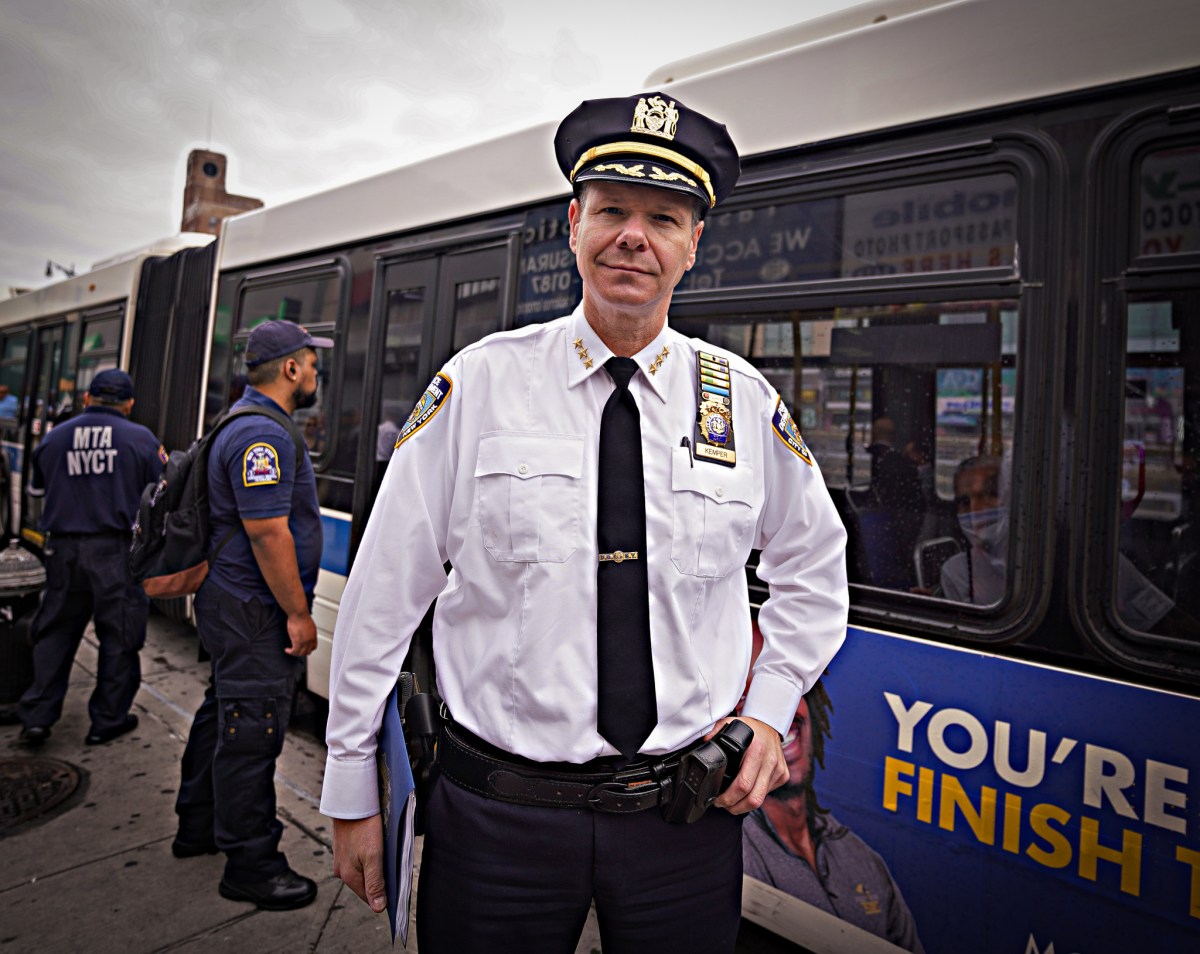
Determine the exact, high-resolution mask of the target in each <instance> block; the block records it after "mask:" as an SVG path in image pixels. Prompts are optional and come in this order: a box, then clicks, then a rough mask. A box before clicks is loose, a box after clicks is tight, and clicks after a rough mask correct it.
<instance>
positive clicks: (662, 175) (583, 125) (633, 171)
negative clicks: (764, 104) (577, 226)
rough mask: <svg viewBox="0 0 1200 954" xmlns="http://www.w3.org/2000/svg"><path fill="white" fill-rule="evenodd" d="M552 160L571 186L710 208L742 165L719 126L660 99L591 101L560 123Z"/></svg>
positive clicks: (732, 182) (649, 96) (656, 96)
mask: <svg viewBox="0 0 1200 954" xmlns="http://www.w3.org/2000/svg"><path fill="white" fill-rule="evenodd" d="M554 154H555V157H556V158H557V160H558V165H559V168H560V169H562V171H563V175H565V176H566V177H567V179H568V180H569V181H570V182H571V183H572V185H577V184H578V183H580V182H587V181H589V180H593V179H604V180H607V181H609V182H624V183H627V184H636V185H652V186H659V187H662V188H666V189H674V190H676V191H677V192H687V193H689V194H691V195H694V196H696V197H697V198H698V199H700V200H701V201H702V202H703V203H704V206H705V208H709V209H711V208H712V207H713V206H715V205H716V204H717V203H718V202H720V201H721V200H722V199H724V198H725V197H726V196H727V195H729V193H730V192H731V191H732V190H733V187H734V186H735V185H736V184H737V180H738V174H739V173H740V172H741V163H740V161H739V160H738V152H737V147H736V146H735V145H734V144H733V140H732V139H730V138H729V133H728V132H727V131H726V129H725V127H724V125H722V124H721V123H718V122H714V121H713V120H711V119H709V118H708V117H707V116H705V115H704V114H703V113H698V112H696V111H695V110H694V109H688V108H687V107H686V106H684V105H683V103H681V102H679V101H678V100H675V99H672V98H671V97H670V96H667V95H665V94H663V93H641V94H639V95H637V96H627V97H623V98H618V99H590V100H587V101H585V102H583V103H580V104H579V106H578V107H577V108H576V109H575V111H574V112H572V113H571V114H570V115H569V116H567V118H566V119H564V120H563V121H562V122H561V123H560V124H559V127H558V133H557V134H556V135H555V137H554Z"/></svg>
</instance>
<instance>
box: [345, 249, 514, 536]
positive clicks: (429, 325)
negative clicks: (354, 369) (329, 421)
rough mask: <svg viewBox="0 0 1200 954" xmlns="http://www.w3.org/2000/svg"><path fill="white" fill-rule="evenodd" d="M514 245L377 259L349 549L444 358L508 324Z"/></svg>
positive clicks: (510, 323) (509, 325) (510, 307)
mask: <svg viewBox="0 0 1200 954" xmlns="http://www.w3.org/2000/svg"><path fill="white" fill-rule="evenodd" d="M513 259H514V243H513V241H512V240H510V239H508V238H507V236H506V237H505V238H504V240H503V241H500V242H496V243H494V244H489V245H487V246H484V247H482V248H480V247H475V248H470V249H466V250H461V251H460V250H454V251H448V252H445V253H442V254H436V255H428V256H423V257H421V258H409V259H405V260H402V261H390V262H389V261H381V262H380V264H379V272H378V274H377V286H376V287H377V291H376V294H375V308H374V314H373V316H372V331H371V349H370V353H371V354H373V355H378V358H377V359H376V360H375V361H374V362H373V370H374V375H375V376H374V380H373V381H372V380H370V379H368V383H367V393H368V395H375V397H374V404H375V407H374V409H373V410H374V421H375V431H374V433H375V440H373V441H363V442H362V446H361V447H360V448H359V454H360V467H359V473H365V474H370V475H371V480H370V482H369V486H364V485H365V484H366V483H367V482H365V481H360V482H359V487H358V488H357V491H356V500H355V508H354V509H355V513H356V514H362V518H361V519H359V520H356V521H355V524H356V529H355V537H354V547H355V548H357V545H358V540H359V539H360V538H361V535H362V529H363V527H364V526H365V524H366V515H367V513H368V512H369V510H370V505H371V503H372V502H373V501H374V499H375V495H376V494H377V493H378V492H379V485H380V483H382V481H383V474H384V470H385V469H386V467H387V462H388V461H389V460H390V459H391V456H392V450H393V449H394V447H395V445H396V439H397V438H398V436H399V434H400V431H401V429H402V428H403V426H404V423H405V421H406V420H407V419H408V416H409V414H410V413H411V412H412V410H413V407H414V406H415V405H416V403H417V400H418V399H419V398H420V397H421V394H422V392H423V390H424V389H425V386H426V385H427V384H429V383H430V380H431V379H432V377H433V375H434V374H435V373H436V372H437V371H438V369H439V368H441V366H442V365H443V364H445V363H446V361H447V360H449V358H450V357H451V356H452V355H454V354H456V353H457V352H458V351H460V350H462V349H463V348H465V347H466V346H467V345H469V344H471V343H472V342H474V341H478V340H479V339H480V338H482V337H484V336H485V335H489V334H491V333H493V332H495V331H500V330H502V329H504V328H508V327H511V325H512V311H513V309H512V281H511V278H510V276H511V275H512V272H513V267H512V264H513Z"/></svg>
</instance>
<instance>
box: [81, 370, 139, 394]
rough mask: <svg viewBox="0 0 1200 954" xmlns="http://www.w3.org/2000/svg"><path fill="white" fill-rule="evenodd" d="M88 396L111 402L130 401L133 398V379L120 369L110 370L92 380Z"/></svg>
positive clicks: (102, 372)
mask: <svg viewBox="0 0 1200 954" xmlns="http://www.w3.org/2000/svg"><path fill="white" fill-rule="evenodd" d="M88 394H90V395H91V396H92V397H98V398H108V399H109V400H115V401H128V400H129V399H130V398H131V397H133V378H131V377H130V376H129V375H128V374H126V373H125V372H124V371H122V370H121V369H120V368H109V369H108V370H107V371H101V372H100V373H99V374H97V375H96V376H95V377H94V378H92V383H91V384H89V385H88Z"/></svg>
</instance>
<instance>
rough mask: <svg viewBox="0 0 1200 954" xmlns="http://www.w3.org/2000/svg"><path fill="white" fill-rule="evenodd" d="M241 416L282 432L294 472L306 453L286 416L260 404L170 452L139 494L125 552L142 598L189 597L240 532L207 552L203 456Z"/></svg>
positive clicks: (208, 521)
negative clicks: (292, 448)
mask: <svg viewBox="0 0 1200 954" xmlns="http://www.w3.org/2000/svg"><path fill="white" fill-rule="evenodd" d="M244 414H262V415H265V416H266V417H269V418H271V419H272V420H275V421H277V422H278V423H279V424H281V425H282V426H283V427H285V428H286V429H287V431H288V433H289V434H291V436H292V441H293V443H294V444H295V445H296V472H297V473H299V471H300V464H301V462H302V461H303V460H304V455H305V454H307V453H308V448H307V446H306V445H305V443H304V437H303V436H302V435H301V433H300V430H299V428H297V427H296V425H295V423H294V422H293V421H292V419H291V418H290V417H288V416H287V415H286V414H281V413H280V412H279V411H276V410H275V409H274V408H269V407H263V406H261V405H256V406H253V407H240V408H238V409H237V410H236V411H232V412H230V413H229V414H227V415H225V417H223V418H221V420H219V421H217V423H216V426H214V427H213V429H212V430H211V431H209V432H208V433H207V434H205V435H204V436H203V437H201V438H200V439H199V440H198V441H196V442H195V443H193V444H192V446H191V447H189V448H188V449H187V450H177V451H172V452H171V456H170V457H169V458H168V459H167V464H166V466H165V467H164V468H163V472H162V476H161V477H159V479H158V480H156V481H155V482H154V483H152V484H147V485H146V488H145V490H143V491H142V500H141V503H140V504H139V505H138V511H137V518H136V519H135V520H134V524H133V543H132V544H131V545H130V547H129V572H130V575H131V576H132V577H133V581H134V582H135V583H141V584H142V589H144V590H145V591H146V595H147V596H151V597H154V598H157V599H169V598H171V597H174V596H187V595H188V594H189V593H195V592H196V591H197V590H198V589H200V584H201V583H203V582H204V579H205V577H207V576H208V568H209V565H210V564H211V563H212V562H213V561H214V560H216V558H217V554H219V553H220V552H221V550H222V549H223V548H224V546H225V544H227V543H228V542H229V541H230V540H231V539H233V536H234V534H235V533H237V532H238V530H239V529H240V527H236V526H235V527H233V528H232V529H231V530H230V531H229V532H228V533H227V534H226V535H225V536H224V538H223V539H222V540H221V541H220V543H218V544H217V545H216V547H215V548H213V550H212V552H211V554H210V553H209V543H210V537H211V535H212V523H211V518H210V515H209V510H208V452H209V449H210V448H211V447H212V443H213V440H214V439H215V438H216V436H217V434H218V433H220V431H221V429H222V428H223V427H224V426H225V425H226V424H228V423H229V422H230V421H232V420H233V419H234V418H236V417H241V416H242V415H244Z"/></svg>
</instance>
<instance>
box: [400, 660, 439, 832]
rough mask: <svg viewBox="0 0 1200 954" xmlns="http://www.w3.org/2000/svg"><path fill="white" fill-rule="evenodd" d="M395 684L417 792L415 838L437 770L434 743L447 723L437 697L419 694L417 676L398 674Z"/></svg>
mask: <svg viewBox="0 0 1200 954" xmlns="http://www.w3.org/2000/svg"><path fill="white" fill-rule="evenodd" d="M397 684H398V685H399V687H400V724H401V726H403V728H404V744H405V747H406V748H407V749H408V762H409V765H410V766H412V774H413V783H414V784H415V786H416V793H417V811H416V818H415V821H414V829H415V831H416V833H417V834H418V835H423V834H424V833H425V804H426V801H427V799H428V798H429V789H430V785H431V783H432V782H433V778H434V773H435V772H436V770H437V740H438V735H439V734H440V733H441V731H442V725H443V724H444V723H445V721H446V707H445V706H444V705H443V704H442V700H441V698H440V697H439V696H437V695H435V694H434V693H432V692H421V691H420V687H419V686H418V685H417V677H416V675H415V674H413V673H411V672H402V673H400V679H399V680H398V683H397Z"/></svg>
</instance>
